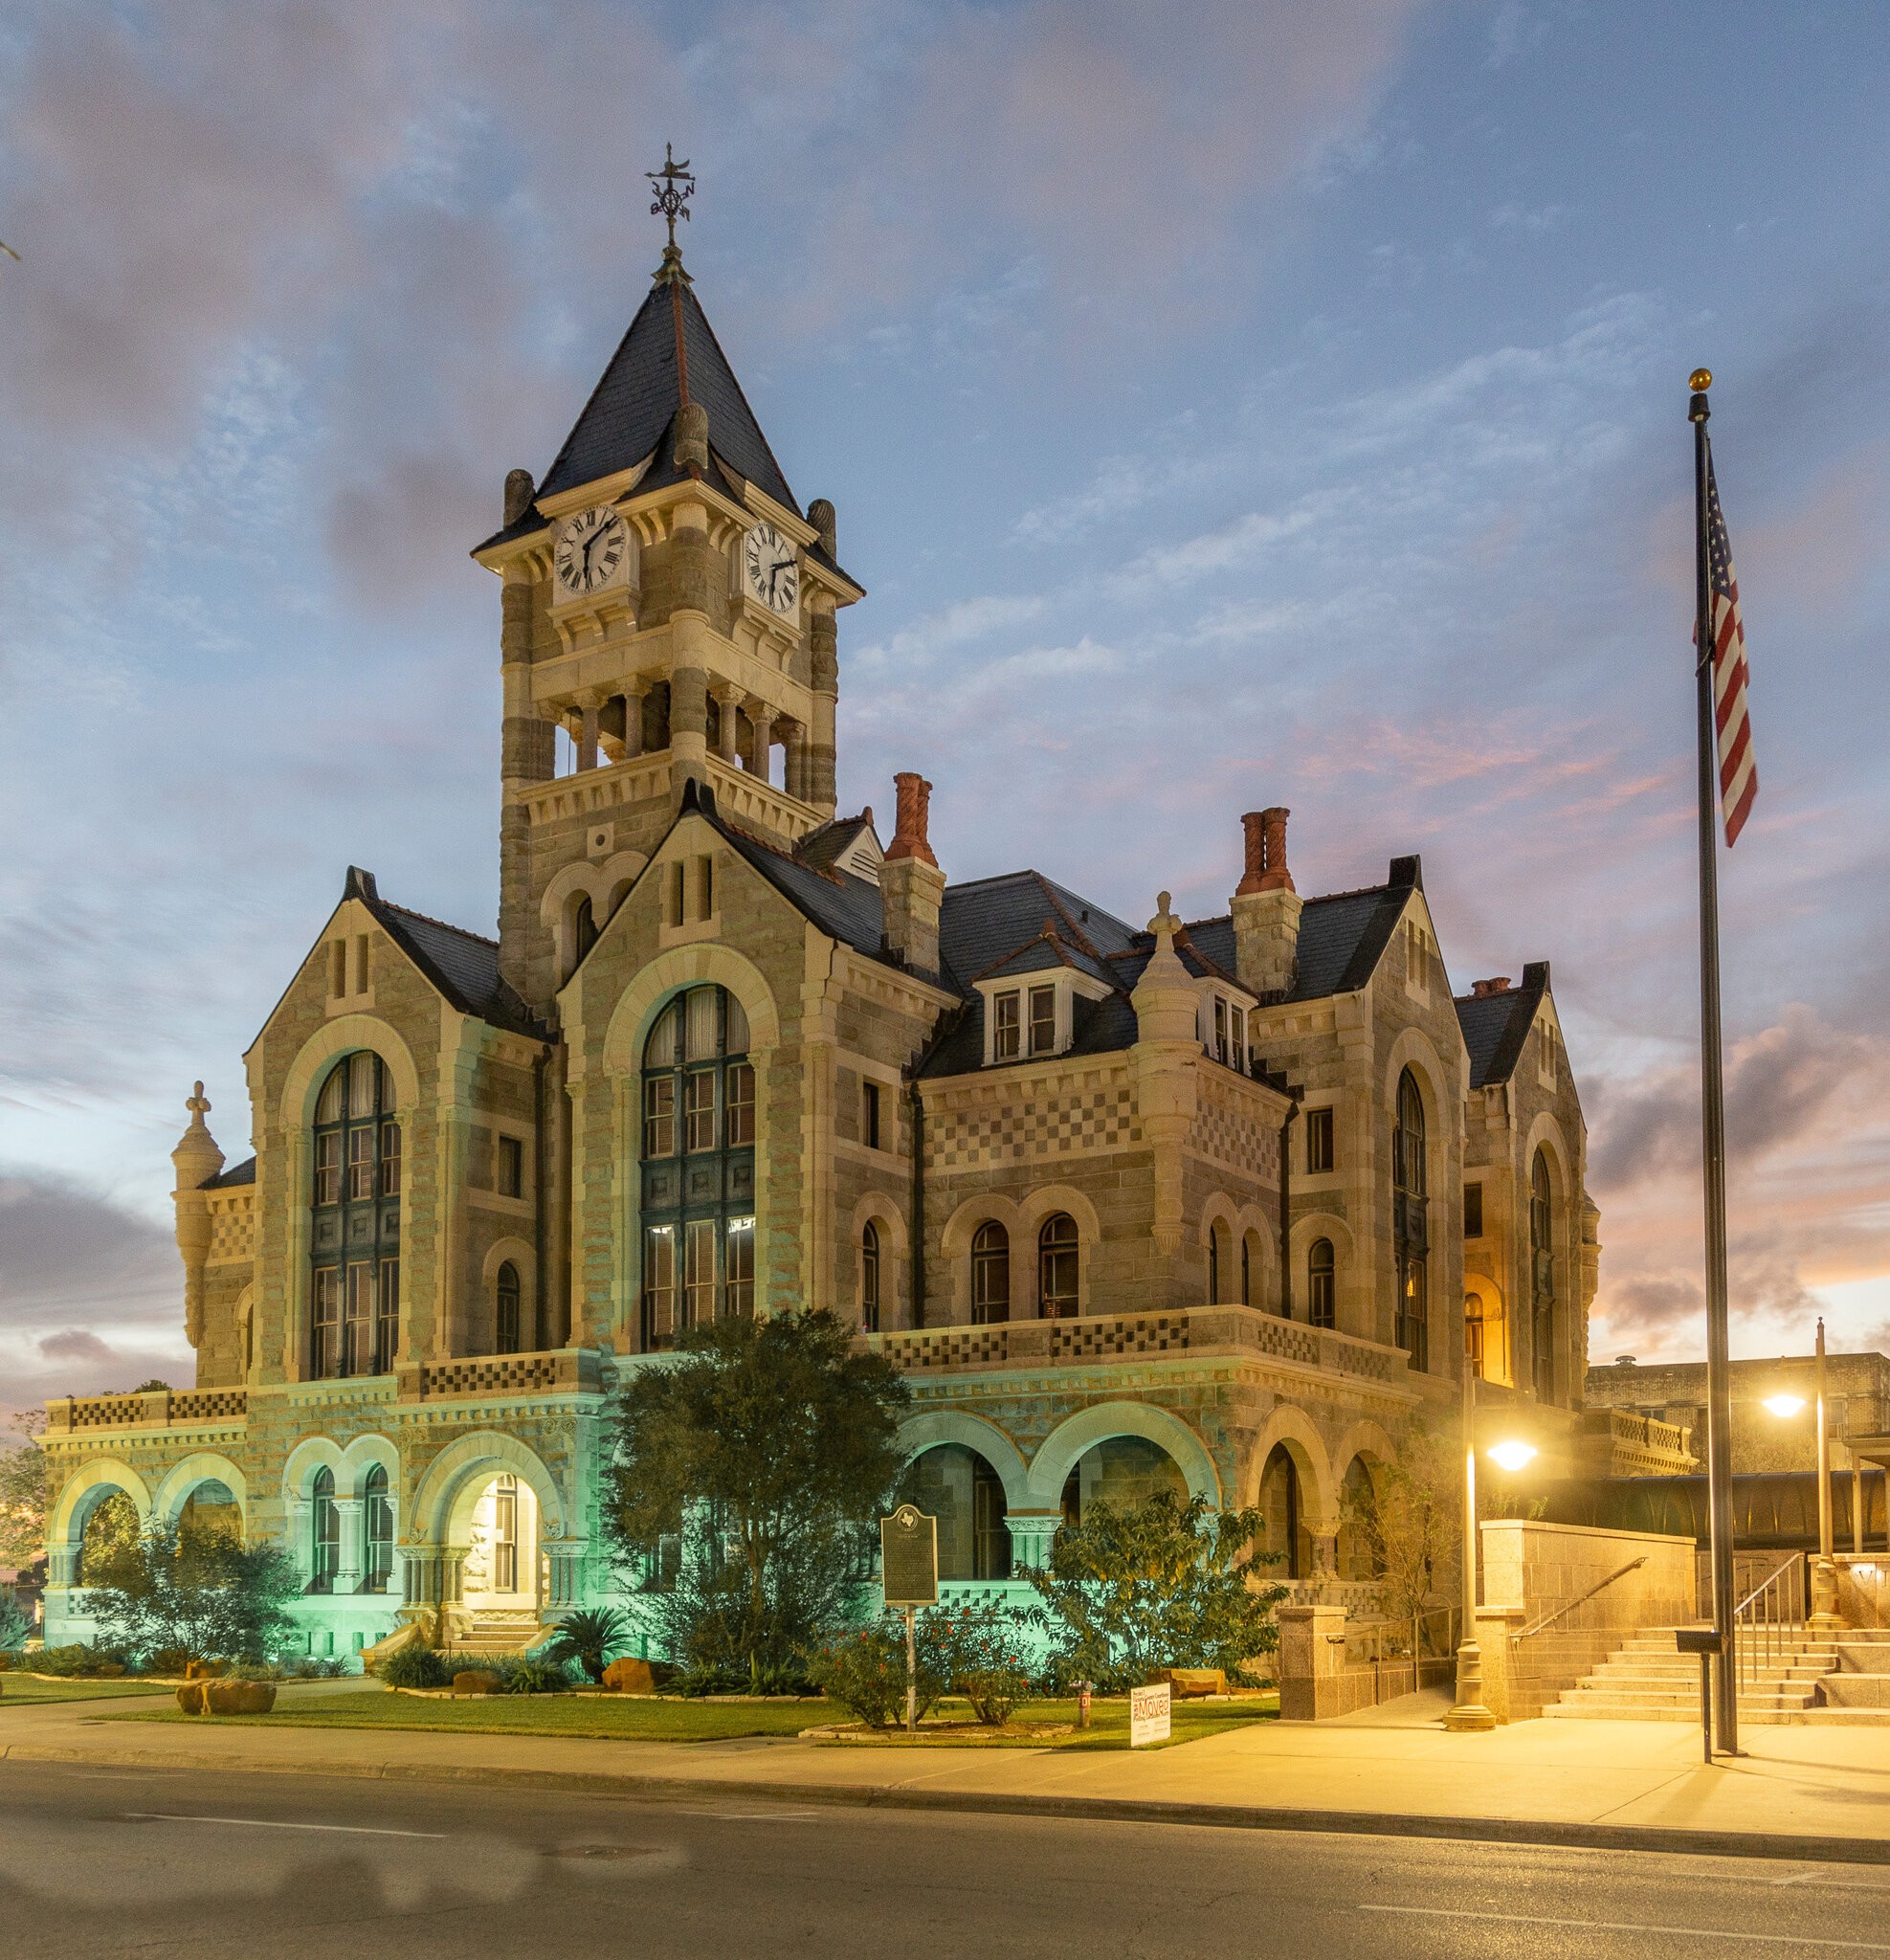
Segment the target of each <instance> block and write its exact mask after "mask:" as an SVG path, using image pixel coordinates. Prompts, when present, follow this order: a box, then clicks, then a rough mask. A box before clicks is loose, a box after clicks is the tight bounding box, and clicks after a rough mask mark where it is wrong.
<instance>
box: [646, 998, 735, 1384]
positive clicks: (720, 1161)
mask: <svg viewBox="0 0 1890 1960" xmlns="http://www.w3.org/2000/svg"><path fill="white" fill-rule="evenodd" d="M747 1056H748V1017H747V1015H746V1014H745V1013H743V1011H742V1003H741V1002H740V1001H739V1000H737V999H736V998H735V996H734V995H733V994H732V993H729V992H728V991H725V990H724V989H723V988H721V987H692V988H690V989H689V990H688V991H687V992H684V993H678V994H677V995H676V996H675V997H674V998H673V999H672V1000H671V1001H670V1002H669V1004H668V1005H667V1006H666V1007H665V1008H664V1009H663V1011H662V1013H660V1014H659V1015H657V1017H656V1026H655V1027H654V1028H652V1029H651V1031H650V1038H649V1039H648V1040H647V1041H646V1042H645V1043H644V1045H643V1137H642V1146H643V1149H642V1156H643V1207H642V1210H643V1345H644V1347H645V1348H667V1347H669V1346H670V1345H671V1343H672V1342H674V1340H675V1339H676V1336H677V1334H678V1332H679V1331H680V1330H681V1329H682V1328H684V1327H690V1326H700V1325H704V1324H706V1323H707V1322H709V1321H712V1320H714V1319H716V1318H717V1316H718V1315H726V1314H746V1313H752V1312H753V1311H754V1304H755V1071H754V1066H753V1064H752V1063H751V1062H750V1061H749V1060H748V1058H747Z"/></svg>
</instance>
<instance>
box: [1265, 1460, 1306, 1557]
mask: <svg viewBox="0 0 1890 1960" xmlns="http://www.w3.org/2000/svg"><path fill="white" fill-rule="evenodd" d="M1302 1511H1303V1505H1302V1503H1301V1497H1300V1467H1299V1465H1298V1464H1297V1463H1295V1462H1294V1460H1293V1459H1292V1456H1291V1455H1290V1454H1289V1452H1288V1451H1287V1450H1286V1448H1285V1447H1284V1446H1283V1445H1282V1444H1279V1443H1275V1444H1274V1446H1273V1448H1272V1450H1271V1451H1270V1452H1269V1453H1268V1455H1267V1459H1266V1465H1265V1467H1264V1468H1263V1469H1262V1470H1261V1472H1260V1516H1261V1518H1262V1520H1263V1526H1264V1529H1265V1532H1266V1548H1267V1549H1268V1550H1269V1551H1271V1552H1274V1553H1276V1554H1277V1555H1278V1556H1279V1559H1280V1561H1281V1562H1280V1563H1279V1565H1276V1566H1275V1567H1274V1568H1273V1569H1272V1570H1271V1572H1270V1573H1269V1575H1268V1576H1269V1577H1271V1578H1276V1579H1303V1578H1306V1577H1308V1576H1310V1574H1311V1572H1312V1536H1311V1534H1310V1533H1309V1532H1308V1531H1307V1529H1306V1523H1305V1519H1304V1517H1303V1515H1302Z"/></svg>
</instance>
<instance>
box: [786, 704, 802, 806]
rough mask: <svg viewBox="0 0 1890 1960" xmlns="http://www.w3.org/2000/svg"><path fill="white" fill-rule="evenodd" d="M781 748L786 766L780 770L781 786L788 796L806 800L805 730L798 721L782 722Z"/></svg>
mask: <svg viewBox="0 0 1890 1960" xmlns="http://www.w3.org/2000/svg"><path fill="white" fill-rule="evenodd" d="M781 748H782V752H783V756H784V758H785V763H786V767H785V768H784V769H783V771H782V778H783V780H782V788H783V789H785V790H786V791H787V792H788V793H789V796H797V797H799V798H800V800H801V801H802V802H803V803H805V802H806V801H807V730H806V729H805V728H803V727H802V726H801V724H799V723H798V722H784V723H783V724H782V727H781Z"/></svg>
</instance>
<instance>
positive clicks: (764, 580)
mask: <svg viewBox="0 0 1890 1960" xmlns="http://www.w3.org/2000/svg"><path fill="white" fill-rule="evenodd" d="M742 578H743V582H744V583H745V585H746V587H747V590H748V592H749V595H750V596H751V597H753V598H756V599H759V600H760V601H761V603H762V604H763V605H764V606H767V607H769V608H771V609H772V610H773V611H774V612H792V611H793V610H794V608H795V607H796V606H797V605H798V604H799V603H800V596H801V561H800V555H799V553H798V552H796V551H795V549H794V547H793V546H792V544H791V543H790V542H789V540H788V539H786V538H784V537H783V536H782V535H781V533H780V532H779V531H777V530H776V529H775V528H774V526H773V525H772V524H757V525H756V526H755V527H754V529H753V530H752V531H750V532H749V533H748V535H747V536H746V537H745V539H744V540H743V541H742Z"/></svg>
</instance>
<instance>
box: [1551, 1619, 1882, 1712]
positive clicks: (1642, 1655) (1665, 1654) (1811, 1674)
mask: <svg viewBox="0 0 1890 1960" xmlns="http://www.w3.org/2000/svg"><path fill="white" fill-rule="evenodd" d="M1840 1644H1841V1645H1843V1646H1845V1647H1849V1648H1853V1649H1855V1648H1858V1647H1876V1646H1882V1648H1883V1672H1884V1673H1885V1674H1890V1629H1880V1628H1873V1629H1856V1628H1850V1629H1846V1630H1845V1631H1844V1632H1842V1633H1841V1634H1825V1633H1816V1634H1813V1633H1808V1632H1805V1631H1803V1630H1797V1631H1792V1632H1789V1633H1786V1634H1784V1635H1782V1636H1780V1637H1778V1639H1777V1647H1776V1652H1775V1653H1774V1655H1773V1658H1772V1659H1771V1661H1770V1663H1769V1664H1768V1666H1767V1667H1766V1668H1765V1669H1764V1670H1763V1671H1762V1672H1761V1673H1760V1674H1759V1675H1758V1676H1756V1677H1755V1678H1754V1679H1752V1680H1750V1681H1749V1682H1745V1684H1744V1685H1743V1686H1742V1688H1741V1691H1740V1697H1739V1719H1740V1721H1741V1722H1742V1723H1745V1724H1751V1725H1757V1726H1764V1725H1767V1724H1777V1723H1803V1724H1815V1725H1819V1726H1834V1727H1890V1706H1885V1707H1862V1708H1860V1707H1827V1706H1825V1705H1824V1698H1823V1695H1822V1694H1821V1692H1820V1688H1819V1683H1820V1682H1822V1681H1823V1680H1824V1678H1825V1677H1826V1676H1828V1675H1832V1674H1834V1673H1836V1672H1837V1670H1838V1668H1839V1666H1840V1659H1839V1655H1838V1648H1839V1646H1840ZM1875 1671H1876V1670H1873V1672H1875ZM1543 1713H1544V1715H1545V1716H1546V1717H1549V1718H1551V1719H1554V1720H1559V1721H1564V1722H1569V1721H1574V1722H1582V1721H1588V1722H1698V1721H1699V1720H1700V1661H1699V1658H1698V1657H1697V1656H1696V1655H1692V1654H1681V1653H1679V1651H1678V1650H1677V1649H1676V1647H1675V1645H1674V1629H1673V1628H1672V1627H1649V1628H1646V1629H1643V1630H1642V1631H1641V1632H1640V1633H1638V1634H1636V1635H1634V1637H1633V1638H1632V1639H1630V1640H1628V1641H1627V1642H1626V1643H1625V1644H1624V1645H1623V1646H1621V1647H1618V1648H1617V1649H1616V1650H1615V1651H1614V1652H1613V1653H1612V1655H1610V1657H1609V1658H1608V1659H1606V1660H1604V1661H1603V1662H1602V1663H1601V1665H1600V1666H1599V1667H1597V1668H1596V1669H1595V1670H1594V1672H1593V1673H1592V1674H1590V1675H1588V1676H1585V1677H1584V1678H1583V1679H1582V1680H1581V1681H1580V1682H1577V1683H1576V1684H1575V1685H1574V1686H1573V1687H1572V1688H1565V1689H1563V1691H1562V1696H1561V1699H1560V1701H1559V1702H1556V1703H1553V1704H1550V1705H1549V1706H1548V1707H1546V1708H1545V1709H1544V1710H1543Z"/></svg>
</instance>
